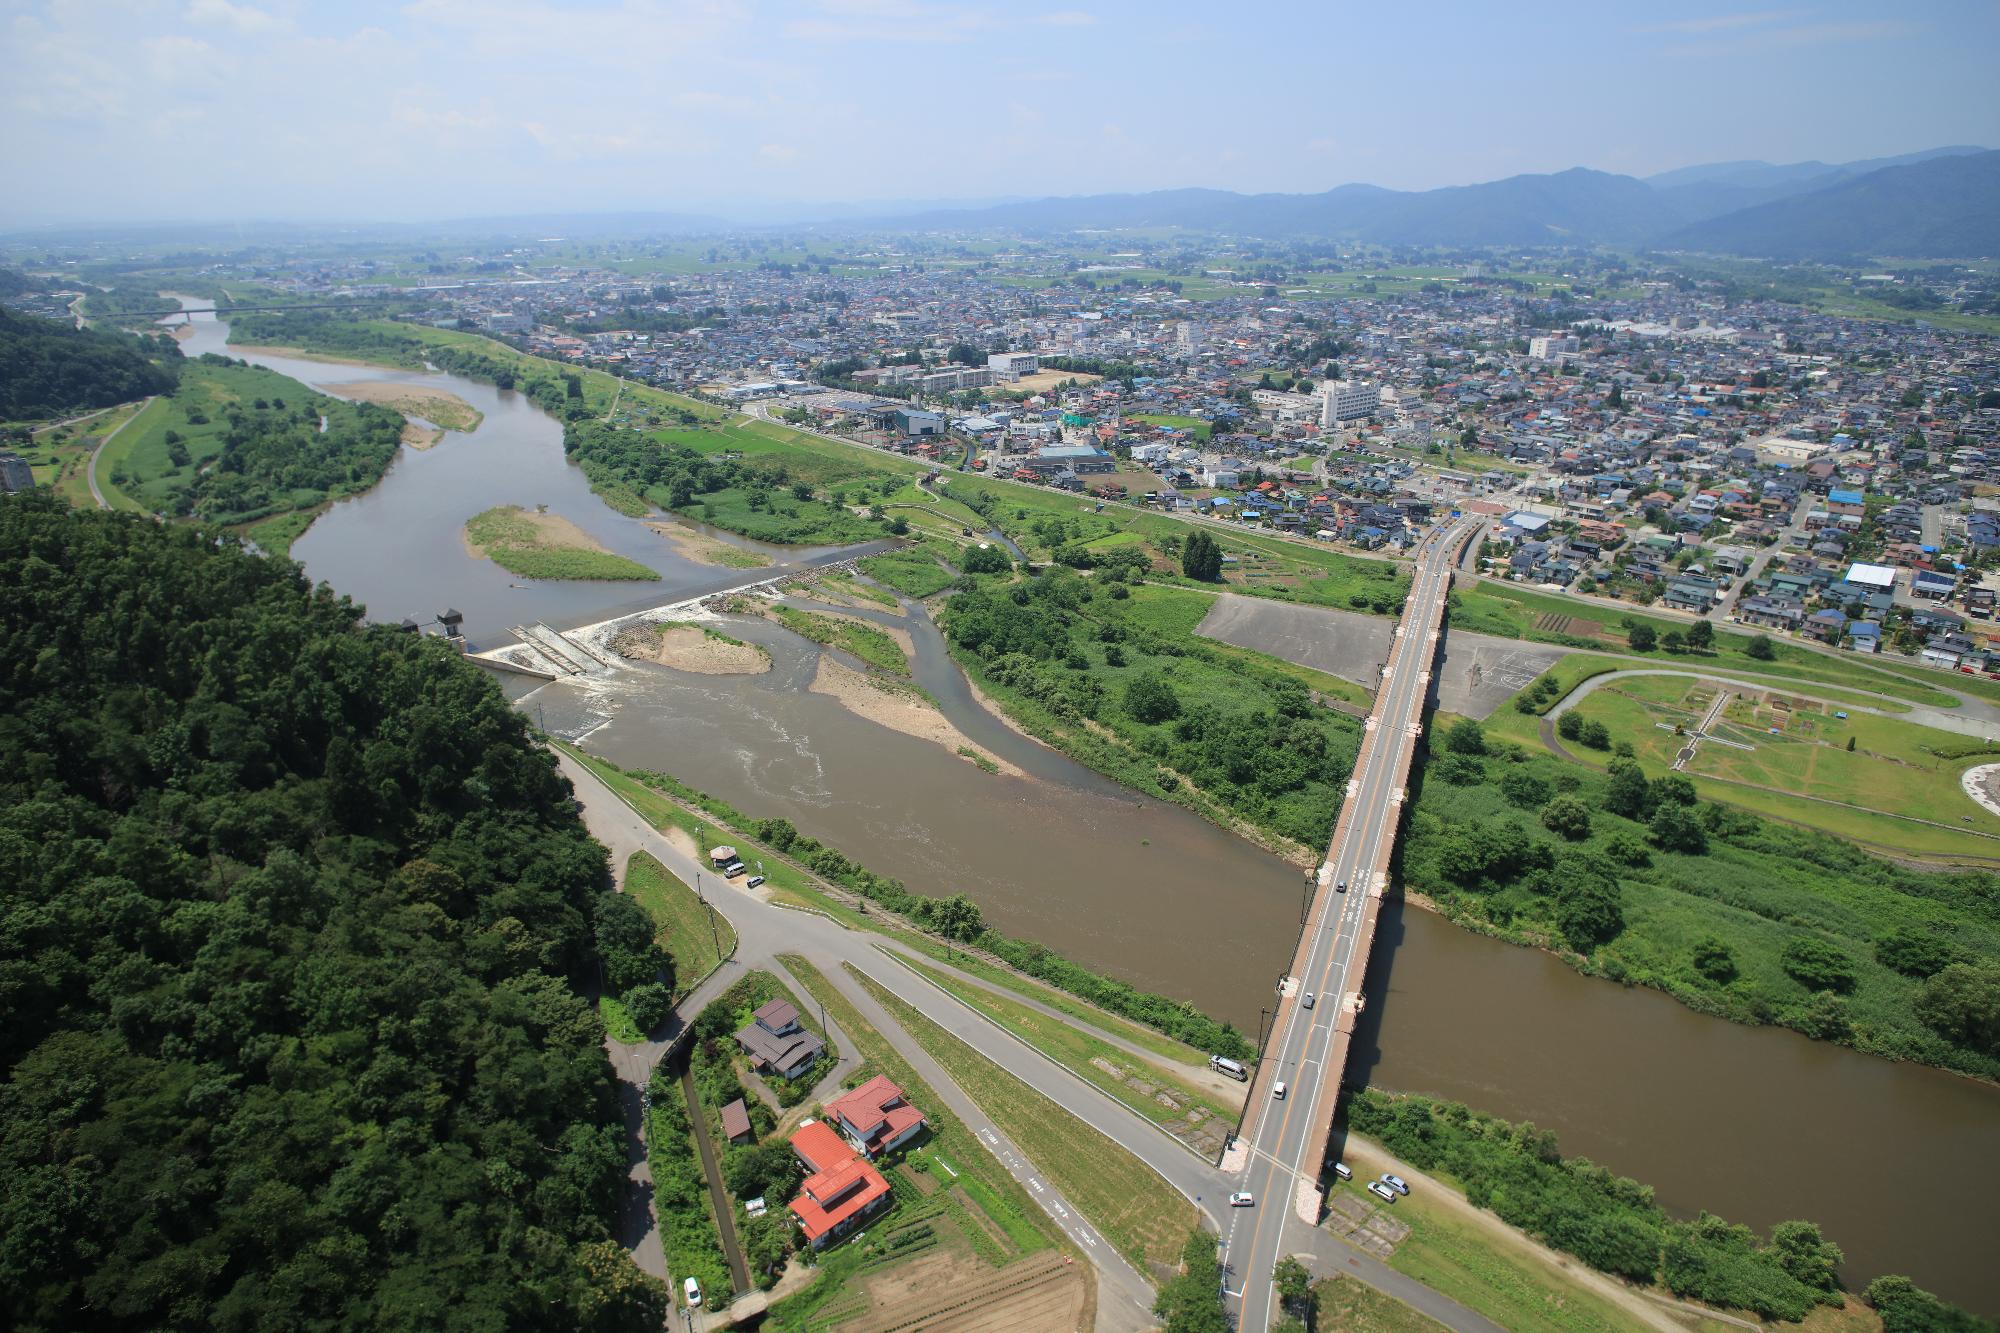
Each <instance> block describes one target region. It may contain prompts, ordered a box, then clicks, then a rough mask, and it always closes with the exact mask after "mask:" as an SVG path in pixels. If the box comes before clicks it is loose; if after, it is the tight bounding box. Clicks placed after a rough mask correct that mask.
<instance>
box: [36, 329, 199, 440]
mask: <svg viewBox="0 0 2000 1333" xmlns="http://www.w3.org/2000/svg"><path fill="white" fill-rule="evenodd" d="M174 360H175V361H176V362H178V361H179V360H180V357H179V355H178V354H176V355H175V357H174ZM174 382H175V379H174V373H173V371H172V370H170V369H168V368H167V367H166V366H165V365H163V364H161V363H160V362H158V361H154V360H151V359H149V358H148V357H147V356H146V347H145V344H143V343H141V342H140V341H139V340H138V339H137V338H134V337H133V336H132V335H130V334H127V333H100V332H98V331H97V330H95V329H78V328H74V327H72V326H70V325H68V324H63V323H58V322H57V321H55V320H52V319H42V318H39V317H38V316H35V315H21V314H16V313H14V312H13V311H11V310H6V309H0V421H34V420H39V419H41V418H43V417H54V416H61V415H62V414H63V413H65V412H75V411H80V410H82V409H85V408H92V407H109V406H110V405H111V404H113V403H125V402H130V401H131V400H132V399H134V398H144V397H145V396H146V395H147V394H153V393H171V392H172V391H173V387H174Z"/></svg>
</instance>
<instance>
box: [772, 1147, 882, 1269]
mask: <svg viewBox="0 0 2000 1333" xmlns="http://www.w3.org/2000/svg"><path fill="white" fill-rule="evenodd" d="M792 1151H793V1152H795V1153H797V1154H798V1157H799V1160H800V1161H801V1162H803V1163H804V1164H805V1168H806V1171H807V1172H808V1173H809V1174H808V1175H807V1176H806V1179H805V1183H804V1184H802V1185H800V1186H799V1197H798V1198H796V1199H793V1200H792V1203H791V1208H792V1216H793V1217H795V1218H797V1219H798V1224H799V1230H800V1231H801V1232H802V1233H804V1235H805V1238H806V1243H807V1244H808V1245H810V1246H812V1247H813V1248H814V1249H815V1250H818V1249H824V1248H825V1247H826V1246H828V1245H830V1244H832V1243H833V1242H834V1241H837V1240H839V1239H840V1238H841V1237H842V1236H845V1235H847V1234H848V1233H849V1232H850V1231H852V1230H854V1228H855V1227H857V1226H859V1225H861V1224H862V1223H863V1222H865V1221H867V1220H868V1219H869V1218H870V1217H872V1216H873V1215H874V1214H875V1213H876V1212H878V1211H879V1210H880V1209H881V1208H882V1207H883V1206H884V1205H885V1204H887V1203H888V1201H889V1198H890V1194H889V1182H888V1181H886V1180H884V1179H883V1178H882V1173H881V1172H880V1171H877V1170H876V1169H875V1168H874V1167H873V1166H870V1165H869V1164H868V1159H867V1158H865V1157H862V1156H859V1155H857V1154H856V1153H855V1151H854V1148H853V1147H852V1145H850V1144H849V1143H848V1142H847V1140H846V1139H843V1138H842V1137H841V1136H840V1135H839V1134H837V1133H835V1132H834V1130H833V1128H832V1127H831V1126H829V1125H828V1124H827V1123H826V1122H825V1121H823V1120H808V1121H806V1122H805V1123H804V1124H803V1125H800V1126H799V1128H798V1131H797V1132H796V1133H794V1134H793V1135H792Z"/></svg>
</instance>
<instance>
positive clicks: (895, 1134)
mask: <svg viewBox="0 0 2000 1333" xmlns="http://www.w3.org/2000/svg"><path fill="white" fill-rule="evenodd" d="M826 1118H827V1119H828V1120H829V1121H830V1122H831V1123H833V1124H835V1125H837V1126H839V1127H840V1132H841V1133H842V1134H845V1135H846V1136H847V1140H848V1142H849V1143H852V1144H853V1145H854V1146H855V1148H856V1149H858V1150H859V1151H860V1152H861V1153H862V1154H863V1155H864V1156H867V1157H880V1156H881V1155H882V1154H883V1153H885V1152H888V1151H890V1150H891V1149H894V1148H900V1147H902V1146H903V1145H904V1144H905V1143H908V1142H909V1141H910V1140H911V1139H913V1138H915V1137H916V1136H917V1135H919V1134H921V1133H923V1132H924V1123H925V1122H924V1113H923V1112H922V1111H919V1110H918V1109H917V1108H916V1107H914V1106H912V1105H910V1103H909V1102H908V1101H906V1100H905V1099H904V1097H903V1090H902V1089H901V1088H899V1087H897V1086H896V1085H895V1084H893V1083H891V1082H890V1081H889V1080H888V1079H886V1078H883V1077H882V1076H881V1075H880V1074H877V1075H876V1076H875V1077H874V1078H871V1079H869V1080H868V1081H867V1082H866V1083H863V1084H862V1085H861V1086H860V1087H858V1088H856V1089H855V1090H854V1091H852V1092H850V1093H846V1094H844V1095H842V1096H840V1097H836V1098H834V1099H833V1100H832V1101H830V1102H828V1103H827V1104H826Z"/></svg>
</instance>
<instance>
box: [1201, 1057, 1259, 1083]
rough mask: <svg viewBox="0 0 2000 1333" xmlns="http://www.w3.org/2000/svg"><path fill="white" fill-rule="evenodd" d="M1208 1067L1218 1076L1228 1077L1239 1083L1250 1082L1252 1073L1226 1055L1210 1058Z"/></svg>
mask: <svg viewBox="0 0 2000 1333" xmlns="http://www.w3.org/2000/svg"><path fill="white" fill-rule="evenodd" d="M1208 1067H1209V1068H1210V1069H1213V1070H1214V1071H1215V1072H1216V1073H1218V1074H1226V1075H1228V1076H1229V1077H1230V1078H1233V1079H1235V1080H1236V1081H1237V1082H1238V1083H1247V1082H1248V1081H1249V1080H1250V1071H1249V1070H1247V1069H1245V1068H1244V1067H1243V1066H1242V1065H1240V1064H1238V1063H1237V1062H1236V1061H1234V1060H1232V1059H1230V1058H1229V1057H1228V1056H1226V1055H1211V1056H1209V1057H1208Z"/></svg>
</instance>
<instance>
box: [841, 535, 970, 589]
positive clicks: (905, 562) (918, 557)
mask: <svg viewBox="0 0 2000 1333" xmlns="http://www.w3.org/2000/svg"><path fill="white" fill-rule="evenodd" d="M861 572H862V573H864V574H866V575H867V576H868V577H869V578H871V579H874V580H875V581H876V582H877V583H885V584H887V585H888V586H890V587H891V588H894V589H895V590H896V591H897V592H900V593H902V594H903V595H904V596H905V597H929V596H931V595H933V594H934V593H940V592H943V591H944V590H945V589H946V588H949V587H950V586H951V584H952V578H953V575H952V573H951V571H950V570H948V569H946V568H944V566H942V565H940V564H939V563H938V562H937V557H936V556H934V555H933V554H932V551H931V547H930V545H928V544H927V545H924V546H919V547H916V548H914V549H912V550H908V551H890V552H888V553H887V554H885V555H873V556H869V557H868V558H867V559H866V560H863V561H862V562H861Z"/></svg>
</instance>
